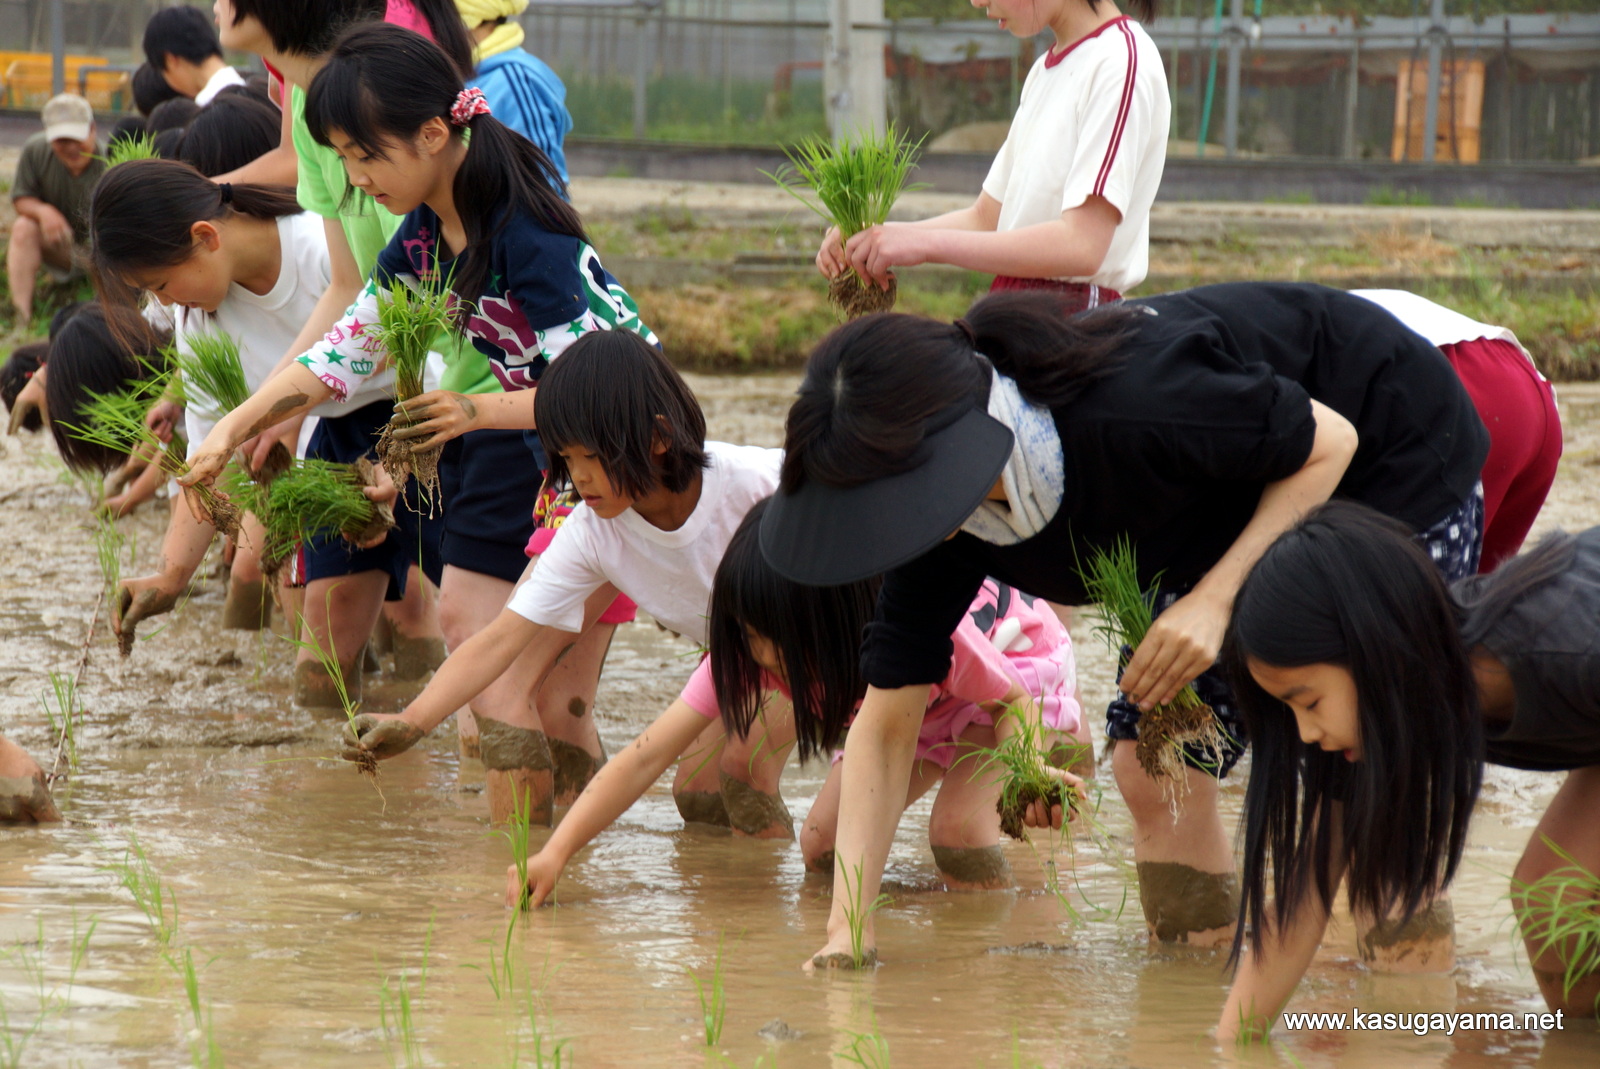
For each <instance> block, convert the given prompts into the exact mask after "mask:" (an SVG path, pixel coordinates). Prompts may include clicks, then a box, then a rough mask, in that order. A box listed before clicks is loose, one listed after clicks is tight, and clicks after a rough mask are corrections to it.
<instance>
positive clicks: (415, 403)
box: [394, 390, 478, 449]
mask: <svg viewBox="0 0 1600 1069" xmlns="http://www.w3.org/2000/svg"><path fill="white" fill-rule="evenodd" d="M394 418H395V419H396V420H398V421H400V422H401V423H404V424H405V425H404V426H401V425H399V424H398V423H397V424H396V426H395V430H394V436H395V437H396V438H402V439H404V440H406V441H408V442H410V443H411V445H412V447H413V448H414V449H434V448H436V447H438V446H441V445H443V444H444V443H446V442H448V441H449V440H450V439H452V438H458V437H460V436H461V435H463V434H466V433H467V432H468V431H470V430H475V429H476V428H477V426H478V406H477V404H476V403H475V402H474V401H473V400H472V398H471V397H468V396H467V395H466V394H464V393H452V392H451V391H449V390H430V391H429V392H427V393H425V394H422V395H421V396H419V397H413V398H411V399H410V400H409V401H400V402H397V403H396V404H395V406H394Z"/></svg>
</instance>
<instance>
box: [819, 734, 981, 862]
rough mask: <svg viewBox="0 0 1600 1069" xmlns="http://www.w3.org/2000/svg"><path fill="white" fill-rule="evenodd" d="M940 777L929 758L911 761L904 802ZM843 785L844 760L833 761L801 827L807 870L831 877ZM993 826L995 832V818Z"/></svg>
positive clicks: (913, 797)
mask: <svg viewBox="0 0 1600 1069" xmlns="http://www.w3.org/2000/svg"><path fill="white" fill-rule="evenodd" d="M943 776H944V769H942V768H940V767H939V766H938V765H936V764H934V763H933V762H932V761H917V762H916V763H914V764H913V765H912V766H911V784H910V786H909V787H907V789H906V805H907V806H909V805H910V804H911V803H912V802H915V801H916V800H917V799H918V798H921V797H922V796H923V795H924V794H927V793H928V791H929V790H930V789H932V787H933V785H934V784H936V783H938V782H939V780H940V779H941V778H942V777H943ZM843 786H844V762H843V761H836V762H834V765H833V768H831V769H829V770H828V779H827V781H826V782H825V783H823V785H822V790H820V791H818V792H817V800H816V801H815V802H812V803H811V812H809V813H807V814H806V819H805V821H804V822H803V823H802V824H801V826H800V853H801V856H802V857H804V858H805V861H806V871H807V872H815V873H817V874H818V875H821V876H827V877H829V878H832V876H833V844H834V839H835V837H836V836H837V835H838V832H839V792H840V790H842V789H843ZM995 828H996V834H998V830H999V823H998V820H997V822H996V825H995Z"/></svg>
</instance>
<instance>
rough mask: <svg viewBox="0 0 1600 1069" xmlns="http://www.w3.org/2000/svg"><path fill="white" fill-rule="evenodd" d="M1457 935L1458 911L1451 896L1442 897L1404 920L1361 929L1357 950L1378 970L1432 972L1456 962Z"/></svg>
mask: <svg viewBox="0 0 1600 1069" xmlns="http://www.w3.org/2000/svg"><path fill="white" fill-rule="evenodd" d="M1455 936H1456V914H1455V910H1454V909H1453V908H1452V907H1451V905H1450V901H1449V899H1440V900H1438V901H1434V902H1429V903H1428V904H1427V905H1425V906H1423V907H1421V908H1420V909H1418V910H1417V912H1415V913H1414V914H1412V915H1411V918H1410V919H1409V920H1407V921H1405V922H1404V923H1397V922H1395V921H1391V920H1383V921H1378V922H1376V923H1374V924H1373V925H1372V926H1371V927H1369V928H1367V929H1365V930H1364V931H1361V932H1358V933H1357V935H1356V950H1357V952H1358V953H1360V955H1361V960H1362V961H1364V962H1366V963H1367V964H1368V965H1370V966H1372V967H1373V968H1375V969H1381V970H1394V971H1397V972H1430V971H1437V970H1440V969H1447V968H1450V967H1451V966H1452V965H1454V963H1455Z"/></svg>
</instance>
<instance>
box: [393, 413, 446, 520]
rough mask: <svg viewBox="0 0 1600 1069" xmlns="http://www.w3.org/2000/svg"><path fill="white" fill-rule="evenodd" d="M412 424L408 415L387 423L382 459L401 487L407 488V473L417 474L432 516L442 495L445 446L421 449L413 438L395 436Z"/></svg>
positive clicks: (397, 485)
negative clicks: (440, 473) (416, 446)
mask: <svg viewBox="0 0 1600 1069" xmlns="http://www.w3.org/2000/svg"><path fill="white" fill-rule="evenodd" d="M409 426H411V421H410V420H409V419H407V418H406V417H404V416H395V417H394V418H393V419H391V420H390V421H389V422H388V423H386V424H384V427H383V433H382V434H380V435H379V436H378V460H379V461H380V462H382V464H383V470H384V471H386V472H388V473H389V478H390V479H392V480H394V485H395V489H397V490H402V491H403V490H404V489H405V486H406V477H407V476H409V475H414V476H416V479H417V491H418V492H419V493H421V494H422V495H423V496H424V497H426V498H427V499H428V508H429V515H432V514H433V512H432V510H433V502H434V501H435V500H437V498H438V496H439V455H440V453H442V452H443V451H444V447H443V446H429V447H428V448H426V449H417V448H415V447H413V446H412V444H411V441H410V439H408V438H397V437H395V433H394V432H395V431H396V430H399V429H403V428H405V427H409Z"/></svg>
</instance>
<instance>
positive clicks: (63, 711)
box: [39, 672, 82, 772]
mask: <svg viewBox="0 0 1600 1069" xmlns="http://www.w3.org/2000/svg"><path fill="white" fill-rule="evenodd" d="M48 678H49V680H50V686H49V688H48V689H46V690H41V691H40V692H39V704H40V705H43V706H44V715H45V716H47V717H49V719H50V731H51V733H52V734H54V735H55V736H56V738H58V739H60V740H61V741H60V744H59V746H58V747H57V749H59V750H62V751H64V752H65V753H66V755H67V768H68V769H69V770H70V771H72V772H76V771H78V740H77V721H78V713H80V712H81V711H82V710H80V709H79V708H78V681H77V680H76V679H75V678H73V677H72V676H71V675H69V674H68V673H66V672H51V673H50V675H49V677H48Z"/></svg>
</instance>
